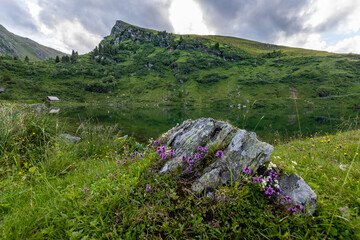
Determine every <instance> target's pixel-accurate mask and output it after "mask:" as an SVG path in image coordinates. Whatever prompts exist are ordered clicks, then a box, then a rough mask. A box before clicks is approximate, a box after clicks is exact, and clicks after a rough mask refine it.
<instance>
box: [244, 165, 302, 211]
mask: <svg viewBox="0 0 360 240" xmlns="http://www.w3.org/2000/svg"><path fill="white" fill-rule="evenodd" d="M275 168H276V165H275V164H274V163H272V162H270V163H269V165H268V167H267V169H266V171H265V172H264V174H263V175H260V176H253V177H252V182H253V183H254V184H259V185H260V187H261V189H262V190H263V191H264V194H265V196H266V197H267V198H269V199H271V198H272V197H274V198H275V197H277V198H278V199H279V201H281V202H284V203H285V204H286V205H288V206H289V205H290V207H289V208H288V210H289V212H290V213H292V214H295V213H296V212H297V210H300V211H302V210H303V207H302V206H300V205H299V204H297V203H294V204H292V202H293V200H292V199H291V197H289V196H287V195H283V194H282V189H281V188H280V186H279V182H278V177H279V175H278V173H277V172H276V170H275ZM243 173H244V174H246V175H250V174H251V169H250V166H245V167H244V169H243Z"/></svg>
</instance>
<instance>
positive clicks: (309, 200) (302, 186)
mask: <svg viewBox="0 0 360 240" xmlns="http://www.w3.org/2000/svg"><path fill="white" fill-rule="evenodd" d="M279 186H280V188H281V189H282V194H283V195H287V196H289V197H290V198H291V199H292V201H293V202H294V203H297V204H299V205H301V206H302V207H303V211H304V212H307V213H310V214H311V213H312V212H313V211H314V210H315V208H316V200H317V196H316V194H315V192H314V191H313V190H312V189H311V188H310V187H309V185H307V184H306V182H305V181H304V179H302V178H301V177H300V176H298V175H296V174H291V175H289V176H286V175H283V176H280V177H279Z"/></svg>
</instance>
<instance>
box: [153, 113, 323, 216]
mask: <svg viewBox="0 0 360 240" xmlns="http://www.w3.org/2000/svg"><path fill="white" fill-rule="evenodd" d="M164 138H165V140H166V141H165V144H166V146H164V147H162V146H160V147H158V153H160V152H163V154H165V153H166V150H165V149H166V148H169V147H170V148H171V149H172V150H171V158H170V160H168V161H167V162H166V163H165V164H164V165H163V166H162V168H161V169H160V171H159V173H161V174H165V173H170V172H172V171H174V170H175V169H177V168H178V167H181V168H183V169H185V168H186V171H188V172H189V173H191V174H192V176H193V181H192V182H191V189H192V191H194V192H207V196H209V197H210V198H213V199H214V197H211V196H214V193H213V192H214V190H215V189H216V188H217V187H219V186H221V185H224V184H231V183H233V182H235V181H237V180H238V179H239V178H240V176H241V174H246V175H247V176H251V175H253V176H254V175H255V173H256V171H257V170H258V169H259V167H260V166H264V164H265V163H266V162H268V161H269V159H270V155H271V153H272V152H273V150H274V148H273V146H271V145H270V144H268V143H265V142H261V141H259V140H258V139H257V137H256V134H255V133H253V132H248V131H246V130H242V129H238V128H236V127H233V126H231V125H230V124H229V123H227V122H222V121H215V120H214V119H212V118H201V119H198V120H195V121H192V120H187V121H185V122H183V123H182V124H181V125H179V126H176V127H175V128H174V129H172V130H171V131H170V134H168V135H166V137H164ZM157 141H158V140H157ZM159 144H160V143H159V142H156V143H155V145H159ZM215 153H216V154H215ZM163 156H164V157H165V158H166V154H165V155H163ZM169 156H170V155H169ZM271 165H273V164H269V166H270V168H269V166H268V167H267V169H268V170H267V171H268V173H270V175H269V177H266V176H260V177H262V178H263V180H262V181H263V182H262V185H264V186H263V189H264V191H265V188H266V191H265V194H267V195H268V197H269V198H271V197H270V196H271V195H273V194H274V195H276V193H277V197H276V198H277V202H278V203H280V204H283V205H284V206H285V207H288V206H289V203H291V204H292V207H291V208H289V211H290V212H293V213H295V212H296V209H300V210H301V211H302V212H307V213H311V212H312V211H313V210H314V209H315V208H316V199H317V197H316V194H315V193H314V191H313V190H312V189H311V188H310V187H309V186H308V185H307V184H306V183H305V181H304V180H303V179H302V178H301V177H299V176H298V175H295V174H291V175H290V176H286V175H283V176H280V177H279V178H278V173H277V172H275V171H274V170H271V169H272V167H271ZM273 166H275V165H273ZM269 169H270V170H271V171H270V170H269ZM270 176H271V178H272V180H271V182H274V184H275V185H274V186H271V185H267V184H268V182H269V181H270V180H269V178H270ZM260 177H257V178H256V179H257V181H260V180H259V179H260ZM277 178H278V179H277ZM266 179H267V180H266ZM253 181H254V180H253ZM257 181H256V182H257ZM264 181H265V182H264ZM259 183H260V182H259ZM263 183H264V184H263ZM265 183H266V184H265Z"/></svg>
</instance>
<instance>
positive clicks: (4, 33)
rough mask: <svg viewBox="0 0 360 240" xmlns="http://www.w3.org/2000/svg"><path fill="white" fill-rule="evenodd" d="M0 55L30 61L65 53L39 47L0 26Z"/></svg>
mask: <svg viewBox="0 0 360 240" xmlns="http://www.w3.org/2000/svg"><path fill="white" fill-rule="evenodd" d="M0 54H3V55H11V56H17V57H19V58H25V57H26V56H27V57H28V58H30V59H32V60H46V59H50V58H55V57H56V56H59V57H61V56H65V55H67V54H66V53H63V52H60V51H58V50H55V49H53V48H50V47H46V46H44V45H41V44H39V43H37V42H35V41H34V40H31V39H29V38H27V37H21V36H18V35H16V34H14V33H11V32H9V31H8V30H7V29H6V28H5V27H4V26H2V25H1V24H0Z"/></svg>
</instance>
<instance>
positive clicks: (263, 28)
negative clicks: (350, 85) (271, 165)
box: [196, 0, 360, 53]
mask: <svg viewBox="0 0 360 240" xmlns="http://www.w3.org/2000/svg"><path fill="white" fill-rule="evenodd" d="M196 1H197V2H198V3H199V4H200V6H201V8H202V10H203V13H204V17H205V21H206V23H207V24H208V25H209V27H210V28H214V29H215V30H216V32H217V34H219V35H232V36H237V37H241V38H247V39H252V40H256V41H261V42H270V43H276V44H282V45H287V46H295V47H303V48H311V49H318V50H325V49H335V46H333V47H329V46H328V45H329V43H327V42H326V41H325V40H324V39H323V35H324V34H328V35H329V34H332V35H338V36H340V35H346V34H349V33H356V32H357V31H359V30H360V18H359V17H358V15H359V12H360V1H358V0H342V1H335V0H333V1H329V0H273V1H268V0H252V1H248V0H228V1H226V2H224V1H217V0H196ZM344 41H345V40H344ZM348 41H350V40H348ZM348 41H346V42H348ZM342 44H345V43H343V42H342V43H340V42H339V45H338V46H339V48H340V45H342ZM336 49H337V48H336ZM342 49H345V48H342ZM353 49H354V48H353ZM356 51H358V50H356ZM358 53H360V52H359V51H358Z"/></svg>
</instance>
